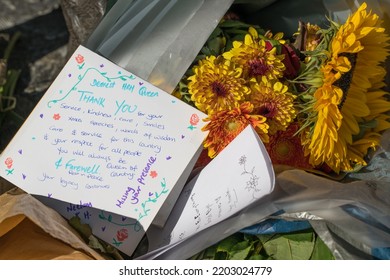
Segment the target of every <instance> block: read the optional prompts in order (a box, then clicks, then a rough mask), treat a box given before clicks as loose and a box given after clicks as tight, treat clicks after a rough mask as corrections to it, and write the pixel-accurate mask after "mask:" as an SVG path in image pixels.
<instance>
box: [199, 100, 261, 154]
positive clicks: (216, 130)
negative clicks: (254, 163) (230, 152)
mask: <svg viewBox="0 0 390 280" xmlns="http://www.w3.org/2000/svg"><path fill="white" fill-rule="evenodd" d="M252 113H253V105H252V104H251V103H250V102H244V103H242V104H241V105H240V106H239V107H236V108H233V109H232V110H222V111H219V112H216V113H215V114H213V115H211V116H209V117H207V118H206V119H205V121H208V123H207V124H206V126H204V127H203V128H202V131H209V133H208V135H207V137H206V139H205V142H204V147H205V148H207V149H208V155H209V157H210V158H214V157H215V156H216V155H217V154H218V153H219V152H221V151H222V150H223V148H225V147H226V146H227V145H228V144H229V143H230V142H231V141H232V140H233V139H234V138H235V137H236V136H237V135H238V134H239V133H240V132H241V131H242V130H244V128H245V127H246V126H247V125H252V126H253V127H254V128H255V130H256V131H257V133H258V134H259V136H260V138H261V139H262V140H263V141H264V142H267V141H268V135H267V133H268V125H267V124H266V123H265V122H266V118H265V117H263V116H260V115H254V114H252Z"/></svg>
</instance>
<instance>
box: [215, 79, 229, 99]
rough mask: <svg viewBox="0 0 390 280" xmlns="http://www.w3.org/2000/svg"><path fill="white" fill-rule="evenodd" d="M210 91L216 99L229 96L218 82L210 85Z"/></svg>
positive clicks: (223, 86) (224, 87)
mask: <svg viewBox="0 0 390 280" xmlns="http://www.w3.org/2000/svg"><path fill="white" fill-rule="evenodd" d="M211 90H212V92H213V93H215V95H217V96H218V97H226V96H227V95H228V94H229V91H228V90H227V88H226V86H225V85H224V84H222V83H221V82H219V81H214V82H212V83H211Z"/></svg>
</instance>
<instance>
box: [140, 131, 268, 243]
mask: <svg viewBox="0 0 390 280" xmlns="http://www.w3.org/2000/svg"><path fill="white" fill-rule="evenodd" d="M274 176H275V175H274V172H273V168H272V164H271V160H270V159H269V156H268V153H267V151H266V149H265V147H264V145H263V144H262V142H261V140H260V139H259V137H258V135H257V134H256V132H255V131H254V130H253V128H252V127H251V126H248V127H247V128H246V129H244V130H243V131H242V132H241V133H240V134H239V135H238V136H237V137H236V138H235V139H234V140H233V141H232V142H231V143H230V144H229V145H228V146H227V147H226V148H225V149H224V150H223V151H222V152H221V153H220V154H219V155H218V156H217V157H216V158H215V159H213V160H212V161H211V162H210V163H209V164H208V165H207V166H206V167H205V168H204V169H203V170H202V171H201V172H200V173H199V174H198V176H196V177H194V178H193V179H192V180H191V181H190V182H189V183H188V184H187V185H186V186H185V187H184V189H183V192H182V194H181V196H180V197H179V199H178V201H177V203H176V205H175V207H174V209H173V210H172V213H171V216H170V217H169V219H168V221H167V223H166V226H165V227H164V228H163V229H159V228H155V227H153V228H150V230H149V231H148V232H147V235H148V240H149V244H150V250H154V249H157V248H160V247H161V246H165V245H169V244H174V243H176V242H179V241H181V240H184V239H185V238H187V237H190V236H192V235H194V234H195V233H197V232H199V231H201V230H203V229H205V228H208V227H210V226H212V225H215V224H217V223H218V222H220V221H222V220H224V219H226V218H228V217H229V216H231V215H234V214H235V213H237V212H238V211H240V210H242V209H243V208H245V207H247V206H249V205H250V204H251V203H253V202H255V201H256V200H258V199H260V198H262V197H263V196H265V195H267V194H269V193H270V192H271V191H272V190H273V188H274V182H275V177H274Z"/></svg>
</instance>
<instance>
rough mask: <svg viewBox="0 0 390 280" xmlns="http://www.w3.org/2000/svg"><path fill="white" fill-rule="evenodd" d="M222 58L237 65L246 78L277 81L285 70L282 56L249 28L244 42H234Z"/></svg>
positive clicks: (254, 30)
mask: <svg viewBox="0 0 390 280" xmlns="http://www.w3.org/2000/svg"><path fill="white" fill-rule="evenodd" d="M223 57H224V58H226V59H228V60H231V61H233V62H235V63H237V64H239V65H240V66H241V67H242V68H243V70H244V75H245V77H248V78H255V79H257V78H261V77H263V76H264V77H266V78H267V79H269V80H273V79H278V78H281V77H283V72H284V70H285V65H284V64H283V62H282V60H283V58H284V55H278V54H277V50H276V47H272V46H271V45H270V44H267V42H266V41H265V40H263V39H260V38H259V35H258V33H257V31H256V29H254V28H249V34H247V35H245V38H244V42H241V41H234V42H233V48H232V49H231V50H230V51H228V52H225V53H224V54H223Z"/></svg>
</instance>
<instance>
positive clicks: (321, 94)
mask: <svg viewBox="0 0 390 280" xmlns="http://www.w3.org/2000/svg"><path fill="white" fill-rule="evenodd" d="M366 8H367V5H366V4H365V3H363V4H362V5H361V6H360V7H359V9H358V10H357V11H356V12H355V13H354V14H352V15H351V16H350V17H349V18H348V19H347V21H346V22H345V23H344V24H343V25H341V26H339V25H337V24H335V23H333V24H332V26H331V28H330V29H329V30H328V32H327V33H328V34H325V35H324V39H323V40H324V41H325V43H324V41H323V42H321V43H320V44H319V45H318V47H317V50H318V52H319V54H317V55H318V57H321V55H322V58H321V59H318V60H313V61H319V62H321V67H320V71H319V72H318V71H316V69H317V67H318V65H316V64H315V63H313V61H312V60H310V63H311V65H313V66H314V67H312V68H310V67H309V68H308V69H306V74H307V76H306V81H307V82H308V84H310V85H311V87H309V89H308V90H307V91H306V92H305V93H304V95H305V97H306V98H307V96H308V94H307V93H313V94H312V99H311V100H309V101H308V103H307V104H308V107H307V108H305V109H304V111H303V112H304V113H305V115H304V116H305V117H304V118H305V121H304V122H305V124H304V126H303V127H304V128H306V129H304V130H303V131H302V144H303V146H304V149H305V154H306V155H308V156H309V157H310V163H311V164H312V165H313V166H319V165H321V164H323V163H325V164H327V165H328V166H329V167H330V168H331V169H332V170H333V171H335V172H336V173H339V172H340V171H346V172H348V171H353V170H354V169H355V168H356V167H357V165H365V164H366V162H365V161H364V159H363V153H361V152H360V153H356V149H355V150H354V149H353V147H356V146H358V145H357V143H359V142H358V141H359V139H355V138H356V136H357V135H359V134H361V125H362V121H364V120H365V119H367V118H370V116H371V117H374V110H375V106H371V105H370V104H372V103H373V102H374V100H381V101H380V102H381V104H382V105H381V110H380V111H381V112H380V113H379V114H380V115H381V117H383V116H384V115H383V113H384V111H386V110H389V109H390V103H389V102H387V101H386V100H385V99H384V98H382V96H383V95H382V96H381V95H380V94H378V95H376V96H375V95H374V94H371V91H370V89H371V87H372V85H373V84H372V80H374V79H376V78H377V77H378V75H379V74H378V73H383V68H382V67H381V66H380V63H382V62H383V61H384V60H385V59H386V56H387V54H388V50H387V49H386V47H387V46H388V43H387V41H388V36H387V35H386V34H385V33H384V29H383V28H381V27H380V26H379V21H378V16H377V15H376V14H373V13H371V12H367V11H366ZM324 46H325V48H324ZM314 53H315V51H314ZM310 71H312V73H311V72H310ZM308 73H309V74H308ZM318 77H321V79H320V81H319V80H318ZM310 78H311V79H312V81H311V82H310ZM385 122H386V120H385ZM372 136H373V135H368V136H367V135H366V136H364V137H363V138H362V139H361V140H360V141H363V142H365V143H366V144H365V145H364V146H365V147H367V141H370V139H374V138H372ZM376 144H377V142H376V140H375V141H374V140H372V142H371V143H370V144H369V145H368V146H375V145H376Z"/></svg>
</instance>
